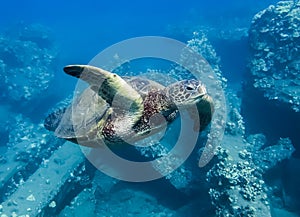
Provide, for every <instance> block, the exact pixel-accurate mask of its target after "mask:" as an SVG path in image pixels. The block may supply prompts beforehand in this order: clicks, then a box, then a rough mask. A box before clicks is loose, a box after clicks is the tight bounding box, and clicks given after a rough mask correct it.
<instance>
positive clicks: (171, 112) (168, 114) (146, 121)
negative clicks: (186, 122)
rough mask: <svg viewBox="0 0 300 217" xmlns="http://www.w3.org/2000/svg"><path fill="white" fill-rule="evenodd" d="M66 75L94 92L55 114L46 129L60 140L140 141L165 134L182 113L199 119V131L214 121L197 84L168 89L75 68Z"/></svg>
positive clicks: (92, 142)
mask: <svg viewBox="0 0 300 217" xmlns="http://www.w3.org/2000/svg"><path fill="white" fill-rule="evenodd" d="M64 71H65V72H66V73H67V74H69V75H71V76H74V77H77V78H80V79H82V80H83V81H85V82H87V83H88V84H89V87H88V88H87V89H85V90H84V91H83V93H82V94H81V95H80V96H79V97H77V98H76V99H75V100H74V101H73V103H72V104H71V105H70V106H69V107H67V108H64V109H60V110H58V111H55V112H53V113H51V114H50V115H49V116H48V117H47V118H46V119H45V122H44V125H45V127H46V128H47V129H48V130H50V131H54V132H55V135H56V136H57V137H60V138H64V139H67V140H70V141H72V142H75V143H78V144H80V145H84V146H92V147H94V146H99V143H102V142H103V141H105V143H106V142H107V143H108V144H117V143H119V144H120V143H124V142H127V143H129V144H130V143H133V142H136V141H139V140H141V139H143V138H144V137H147V136H149V135H152V134H154V133H156V132H159V131H161V130H162V129H163V128H164V127H166V125H167V124H168V123H170V122H172V121H173V120H174V119H175V118H176V116H177V114H178V113H179V110H180V109H185V110H186V111H188V113H190V115H191V117H192V118H193V117H196V116H197V117H198V119H197V118H196V119H195V120H198V123H193V124H194V130H198V131H202V130H203V129H204V128H205V127H206V126H207V125H208V124H209V123H210V121H211V118H212V114H213V101H212V98H211V97H210V96H209V95H208V94H207V91H206V88H205V86H204V84H202V83H201V82H200V81H198V80H195V79H191V80H181V81H178V82H175V83H173V84H171V85H169V86H167V87H164V86H163V85H161V84H159V83H157V82H155V81H152V80H150V79H147V78H145V77H141V76H133V77H120V76H119V75H117V74H115V73H111V72H108V71H106V70H103V69H101V68H97V67H94V66H90V65H69V66H66V67H65V68H64ZM195 105H196V106H195ZM191 108H196V110H195V109H194V110H193V109H191ZM195 111H196V112H195Z"/></svg>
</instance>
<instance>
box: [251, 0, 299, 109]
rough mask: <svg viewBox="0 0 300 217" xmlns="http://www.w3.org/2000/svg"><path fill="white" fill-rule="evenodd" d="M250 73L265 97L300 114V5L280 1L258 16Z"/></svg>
mask: <svg viewBox="0 0 300 217" xmlns="http://www.w3.org/2000/svg"><path fill="white" fill-rule="evenodd" d="M249 40H250V46H251V49H252V55H251V61H250V64H249V69H250V72H251V79H253V86H254V87H255V88H256V89H258V90H260V91H262V92H263V95H264V97H266V98H267V99H269V100H274V101H277V102H280V103H285V104H287V105H288V106H289V107H290V108H292V109H293V110H294V111H296V112H299V111H300V73H299V71H300V59H299V56H300V2H299V1H281V2H278V3H277V5H275V6H274V5H271V6H269V7H268V8H267V9H265V10H263V11H261V12H259V13H258V14H256V15H255V17H254V18H253V21H252V25H251V28H250V30H249Z"/></svg>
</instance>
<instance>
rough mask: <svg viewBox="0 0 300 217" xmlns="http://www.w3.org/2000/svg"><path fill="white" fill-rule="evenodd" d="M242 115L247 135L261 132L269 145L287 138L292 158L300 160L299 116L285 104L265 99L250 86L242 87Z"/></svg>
mask: <svg viewBox="0 0 300 217" xmlns="http://www.w3.org/2000/svg"><path fill="white" fill-rule="evenodd" d="M242 114H243V116H244V119H245V124H246V129H247V134H255V133H259V132H262V133H263V134H265V135H266V136H267V140H268V141H269V142H270V143H274V142H275V141H277V140H278V139H279V138H280V137H281V138H282V137H289V138H290V139H291V140H292V143H293V145H294V147H295V149H296V151H295V152H294V154H293V155H294V157H297V158H300V137H299V132H300V125H299V124H298V123H300V114H299V113H297V112H295V111H293V110H291V108H290V107H289V106H287V105H286V104H281V103H279V102H276V101H275V102H274V101H272V100H268V99H266V98H265V97H264V96H263V94H262V92H261V91H259V90H257V89H255V88H253V87H252V86H251V85H246V86H244V91H243V103H242Z"/></svg>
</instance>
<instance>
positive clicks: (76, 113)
mask: <svg viewBox="0 0 300 217" xmlns="http://www.w3.org/2000/svg"><path fill="white" fill-rule="evenodd" d="M122 78H123V79H124V80H125V81H126V82H127V83H128V84H130V85H131V86H132V88H133V89H135V90H136V91H137V92H138V93H139V94H141V96H142V98H143V99H144V98H145V96H147V94H148V93H149V91H150V90H151V91H156V90H162V89H164V86H163V85H161V84H159V83H157V82H155V81H152V80H149V79H147V78H145V77H140V76H134V77H122ZM110 107H111V106H110V105H109V104H108V103H107V102H106V101H105V100H104V99H102V98H101V97H100V96H99V95H98V93H97V92H95V91H94V90H93V89H92V87H88V88H87V89H85V90H84V91H83V93H82V94H81V95H80V96H79V97H77V98H76V99H75V100H74V101H73V102H72V104H71V105H70V106H69V107H67V108H65V109H62V110H59V111H57V112H54V113H52V114H50V115H49V116H48V117H47V118H46V122H48V124H47V125H48V126H50V125H51V124H52V127H51V128H52V129H49V128H50V127H48V129H49V130H52V131H54V132H55V135H56V136H57V137H59V138H64V139H68V140H72V139H78V138H87V135H88V134H91V132H92V131H95V129H98V130H101V129H102V128H103V125H105V123H106V120H107V118H108V116H109V115H110V114H111V112H113V110H111V109H109V108H110ZM49 123H50V124H49ZM99 125H100V126H99ZM45 126H46V124H45ZM53 126H55V127H53ZM46 128H47V127H46ZM53 128H54V129H53ZM98 135H99V134H98Z"/></svg>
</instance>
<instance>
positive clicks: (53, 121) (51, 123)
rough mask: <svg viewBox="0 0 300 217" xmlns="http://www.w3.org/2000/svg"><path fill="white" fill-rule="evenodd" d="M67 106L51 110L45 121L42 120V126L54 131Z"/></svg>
mask: <svg viewBox="0 0 300 217" xmlns="http://www.w3.org/2000/svg"><path fill="white" fill-rule="evenodd" d="M66 110H67V108H62V109H58V110H57V111H55V112H52V113H51V114H49V115H48V116H47V117H46V119H45V121H44V127H45V128H46V129H47V130H49V131H53V132H54V131H55V130H56V129H57V127H58V126H59V123H60V121H61V119H62V117H63V115H64V113H65V111H66Z"/></svg>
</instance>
